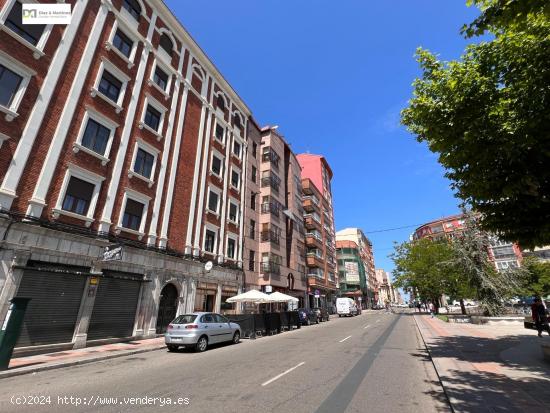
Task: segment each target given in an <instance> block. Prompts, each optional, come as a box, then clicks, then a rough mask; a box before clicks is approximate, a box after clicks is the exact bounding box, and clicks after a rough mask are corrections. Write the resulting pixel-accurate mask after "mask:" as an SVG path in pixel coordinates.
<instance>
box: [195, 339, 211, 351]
mask: <svg viewBox="0 0 550 413" xmlns="http://www.w3.org/2000/svg"><path fill="white" fill-rule="evenodd" d="M207 347H208V338H206V336H201V337H200V338H199V340H198V341H197V344H195V351H197V352H198V353H202V352H203V351H205V350H206V348H207Z"/></svg>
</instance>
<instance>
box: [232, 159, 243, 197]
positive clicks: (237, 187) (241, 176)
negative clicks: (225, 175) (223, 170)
mask: <svg viewBox="0 0 550 413" xmlns="http://www.w3.org/2000/svg"><path fill="white" fill-rule="evenodd" d="M233 172H236V173H237V174H238V175H239V184H238V185H237V186H234V185H233ZM242 179H243V174H242V171H241V168H238V167H236V166H235V165H231V173H230V174H229V185H230V186H231V188H233V189H234V190H235V191H237V192H240V191H241V184H242Z"/></svg>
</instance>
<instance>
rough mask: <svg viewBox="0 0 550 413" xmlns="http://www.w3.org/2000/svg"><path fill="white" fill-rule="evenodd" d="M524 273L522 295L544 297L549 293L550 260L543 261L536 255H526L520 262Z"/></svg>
mask: <svg viewBox="0 0 550 413" xmlns="http://www.w3.org/2000/svg"><path fill="white" fill-rule="evenodd" d="M522 267H523V269H524V270H525V271H526V273H525V274H524V278H523V282H522V288H521V290H520V292H521V294H522V295H534V296H539V297H546V296H548V295H550V262H544V261H541V260H539V259H538V258H536V257H526V258H525V259H524V260H523V263H522Z"/></svg>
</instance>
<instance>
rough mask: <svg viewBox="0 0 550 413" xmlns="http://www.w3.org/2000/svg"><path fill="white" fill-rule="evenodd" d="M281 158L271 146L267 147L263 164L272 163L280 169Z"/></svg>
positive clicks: (263, 154) (264, 151) (263, 156)
mask: <svg viewBox="0 0 550 413" xmlns="http://www.w3.org/2000/svg"><path fill="white" fill-rule="evenodd" d="M280 158H281V157H280V156H279V155H277V153H276V152H275V151H274V150H273V149H272V148H271V146H266V147H265V148H264V149H263V152H262V162H270V163H271V164H272V165H273V166H275V167H276V168H278V167H279V159H280Z"/></svg>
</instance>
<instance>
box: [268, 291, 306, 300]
mask: <svg viewBox="0 0 550 413" xmlns="http://www.w3.org/2000/svg"><path fill="white" fill-rule="evenodd" d="M268 297H269V301H271V302H273V303H288V302H289V301H299V300H298V299H297V298H296V297H292V296H291V295H287V294H283V293H280V292H279V291H275V292H274V293H272V294H269V296H268Z"/></svg>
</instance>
